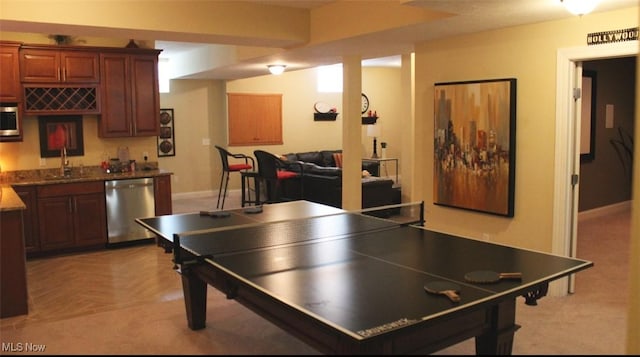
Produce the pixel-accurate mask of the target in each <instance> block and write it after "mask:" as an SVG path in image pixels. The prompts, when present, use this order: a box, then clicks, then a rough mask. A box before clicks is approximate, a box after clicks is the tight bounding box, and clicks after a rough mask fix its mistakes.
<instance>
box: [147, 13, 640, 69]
mask: <svg viewBox="0 0 640 357" xmlns="http://www.w3.org/2000/svg"><path fill="white" fill-rule="evenodd" d="M248 1H252V2H259V3H262V4H270V5H276V6H287V7H299V8H308V9H313V8H317V7H320V6H326V5H328V4H329V3H332V2H334V1H336V0H309V1H304V0H248ZM638 3H639V1H638V0H600V3H599V4H598V6H597V7H596V9H595V10H594V12H601V11H610V10H616V9H623V8H630V7H635V6H637V5H638ZM403 4H404V5H407V6H415V7H424V8H427V9H430V10H437V11H443V12H448V13H452V14H455V16H451V17H447V18H444V19H440V20H436V21H431V22H425V23H421V24H418V25H412V26H408V27H402V28H395V29H390V30H385V31H381V32H377V33H372V34H365V35H361V36H358V37H352V38H347V39H343V40H340V41H332V42H330V43H324V44H319V45H315V46H300V47H297V48H295V49H288V50H284V49H283V50H282V51H279V52H278V53H276V54H273V55H267V56H261V57H257V58H252V59H248V60H243V61H242V62H238V63H234V64H228V65H225V66H221V67H217V68H215V67H214V68H210V69H208V70H205V71H199V72H198V73H190V74H184V75H181V76H180V77H181V78H198V79H227V80H230V79H239V78H247V77H253V76H259V75H265V74H267V68H266V64H269V63H276V62H279V63H284V64H287V71H291V70H297V69H304V68H311V67H317V66H320V65H327V64H334V63H340V62H341V61H342V56H343V55H345V54H358V55H361V56H362V58H363V60H364V61H363V66H369V65H373V66H399V65H400V56H399V55H400V54H404V53H411V52H413V51H414V44H416V43H419V42H423V41H427V40H433V39H437V38H444V37H449V36H455V35H461V34H467V33H472V32H479V31H485V30H491V29H498V28H504V27H510V26H516V25H523V24H532V23H537V22H543V21H551V20H559V19H563V18H568V17H573V16H574V15H571V14H570V13H569V12H568V11H567V10H566V9H565V8H564V6H562V4H561V0H403ZM585 16H588V15H585ZM203 46H208V45H207V44H196V43H184V42H169V41H156V48H161V49H163V52H162V54H161V57H165V58H174V57H175V56H180V55H182V56H185V54H186V53H190V52H191V53H197V51H194V49H198V48H202V47H203ZM320 54H321V55H320Z"/></svg>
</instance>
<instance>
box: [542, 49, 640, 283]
mask: <svg viewBox="0 0 640 357" xmlns="http://www.w3.org/2000/svg"><path fill="white" fill-rule="evenodd" d="M638 53H639V42H638V41H637V40H635V41H627V42H616V43H610V44H604V45H592V46H579V47H570V48H561V49H558V53H557V62H556V137H555V165H554V190H553V191H554V195H553V197H554V199H553V213H554V214H553V227H552V235H553V236H552V246H551V250H552V253H554V254H559V255H563V256H571V257H575V245H576V236H577V222H578V207H577V201H578V200H577V196H578V192H579V183H578V184H576V185H575V186H574V187H572V185H571V177H572V175H574V174H575V175H579V173H580V160H579V157H580V156H579V151H578V152H576V151H577V149H576V147H577V145H576V142H575V140H576V138H579V137H580V136H579V135H580V123H579V120H578V119H579V116H580V114H579V113H580V110H579V109H580V103H581V102H580V100H574V99H573V88H576V87H577V88H579V87H580V86H581V80H580V81H578V80H577V79H578V78H580V77H581V76H580V77H579V76H578V75H579V74H580V73H581V72H582V68H581V62H583V61H588V60H597V59H607V58H617V57H629V56H637V55H638ZM580 79H581V78H580ZM578 177H579V176H578ZM578 182H579V180H578ZM632 189H633V188H632ZM638 189H640V188H638ZM571 292H573V282H572V278H563V279H559V280H556V281H555V282H554V283H552V284H551V285H550V287H549V294H550V295H553V296H564V295H567V293H571Z"/></svg>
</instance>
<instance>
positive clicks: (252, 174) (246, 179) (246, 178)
mask: <svg viewBox="0 0 640 357" xmlns="http://www.w3.org/2000/svg"><path fill="white" fill-rule="evenodd" d="M240 176H242V178H241V180H242V207H244V205H245V204H249V205H250V204H253V205H254V206H259V205H260V173H258V171H241V172H240ZM252 178H253V187H254V191H255V193H256V197H255V199H253V200H252V199H251V185H250V180H251V179H252ZM245 193H246V195H245Z"/></svg>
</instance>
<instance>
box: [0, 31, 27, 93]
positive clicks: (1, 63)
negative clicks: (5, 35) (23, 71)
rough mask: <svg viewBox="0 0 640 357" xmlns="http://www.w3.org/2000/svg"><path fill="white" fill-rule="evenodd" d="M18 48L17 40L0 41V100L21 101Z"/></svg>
mask: <svg viewBox="0 0 640 357" xmlns="http://www.w3.org/2000/svg"><path fill="white" fill-rule="evenodd" d="M19 50H20V43H19V42H7V41H2V42H0V102H3V103H19V102H21V101H22V87H21V86H20V61H19V54H18V53H19Z"/></svg>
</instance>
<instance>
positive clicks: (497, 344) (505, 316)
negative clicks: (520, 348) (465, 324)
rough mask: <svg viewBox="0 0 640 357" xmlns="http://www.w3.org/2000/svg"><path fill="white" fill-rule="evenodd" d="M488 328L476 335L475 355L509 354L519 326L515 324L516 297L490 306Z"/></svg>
mask: <svg viewBox="0 0 640 357" xmlns="http://www.w3.org/2000/svg"><path fill="white" fill-rule="evenodd" d="M487 313H488V314H490V316H489V321H490V324H491V326H490V328H489V330H488V331H487V332H486V333H484V334H483V335H480V336H477V337H476V354H477V355H510V354H511V353H512V349H513V336H514V334H515V332H516V331H517V330H518V329H519V328H520V326H518V325H516V323H515V321H516V299H515V298H514V299H509V300H505V301H502V302H500V303H499V304H498V305H497V306H494V307H492V308H491V309H490V310H489V311H488V312H487Z"/></svg>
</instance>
